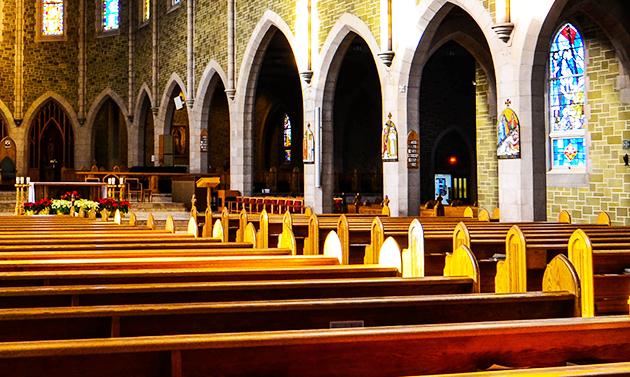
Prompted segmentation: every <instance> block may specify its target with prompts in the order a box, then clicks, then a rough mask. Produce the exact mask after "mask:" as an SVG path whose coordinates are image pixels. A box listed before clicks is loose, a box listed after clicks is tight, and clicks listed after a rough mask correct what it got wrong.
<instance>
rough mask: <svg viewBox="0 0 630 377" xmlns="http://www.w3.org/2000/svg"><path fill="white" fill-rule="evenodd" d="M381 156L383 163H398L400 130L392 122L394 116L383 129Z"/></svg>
mask: <svg viewBox="0 0 630 377" xmlns="http://www.w3.org/2000/svg"><path fill="white" fill-rule="evenodd" d="M381 155H382V157H383V161H398V130H396V125H395V124H394V122H392V114H389V120H388V121H387V123H385V126H384V127H383V137H382V147H381Z"/></svg>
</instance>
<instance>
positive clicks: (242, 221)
mask: <svg viewBox="0 0 630 377" xmlns="http://www.w3.org/2000/svg"><path fill="white" fill-rule="evenodd" d="M248 224H249V221H248V220H247V211H246V210H245V208H243V209H241V212H239V215H238V230H237V231H236V242H243V241H244V240H245V228H247V225H248ZM245 242H246V241H245ZM254 245H255V244H254Z"/></svg>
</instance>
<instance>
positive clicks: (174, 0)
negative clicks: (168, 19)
mask: <svg viewBox="0 0 630 377" xmlns="http://www.w3.org/2000/svg"><path fill="white" fill-rule="evenodd" d="M172 1H173V2H172V3H171V4H173V6H175V5H177V4H179V3H181V2H182V0H172Z"/></svg>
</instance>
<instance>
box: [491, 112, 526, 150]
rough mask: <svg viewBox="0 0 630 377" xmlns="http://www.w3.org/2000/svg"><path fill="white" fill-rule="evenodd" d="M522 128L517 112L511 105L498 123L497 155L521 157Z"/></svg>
mask: <svg viewBox="0 0 630 377" xmlns="http://www.w3.org/2000/svg"><path fill="white" fill-rule="evenodd" d="M520 134H521V128H520V124H519V121H518V117H517V116H516V113H515V112H514V111H513V110H512V109H510V108H509V107H508V108H507V109H505V111H503V113H502V114H501V116H500V117H499V124H498V125H497V140H498V145H497V157H498V158H521V144H520V136H521V135H520Z"/></svg>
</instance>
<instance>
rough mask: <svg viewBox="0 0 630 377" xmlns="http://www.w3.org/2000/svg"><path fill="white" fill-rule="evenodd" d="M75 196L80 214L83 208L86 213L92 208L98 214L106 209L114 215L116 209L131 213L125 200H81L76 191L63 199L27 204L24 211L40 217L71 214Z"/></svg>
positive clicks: (75, 206)
mask: <svg viewBox="0 0 630 377" xmlns="http://www.w3.org/2000/svg"><path fill="white" fill-rule="evenodd" d="M73 196H74V199H75V200H74V210H75V212H79V210H81V208H83V209H84V211H85V212H89V211H90V210H91V209H92V208H94V209H95V210H96V211H97V213H98V212H100V211H102V210H103V209H106V210H107V212H109V213H112V214H113V213H114V212H115V211H116V209H120V212H121V213H123V214H126V213H128V212H129V202H127V201H125V200H120V201H115V200H114V199H112V198H105V199H99V200H98V201H97V202H94V201H91V200H87V199H80V195H79V194H78V193H77V192H76V191H72V192H70V191H69V192H66V193H65V194H64V195H61V199H52V200H51V199H48V198H43V199H40V200H38V201H36V202H35V203H30V202H29V203H25V204H24V210H25V211H27V212H29V213H32V214H39V215H47V214H55V213H58V214H64V215H68V214H70V210H71V208H72V204H73V201H72V200H71V199H72V197H73Z"/></svg>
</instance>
